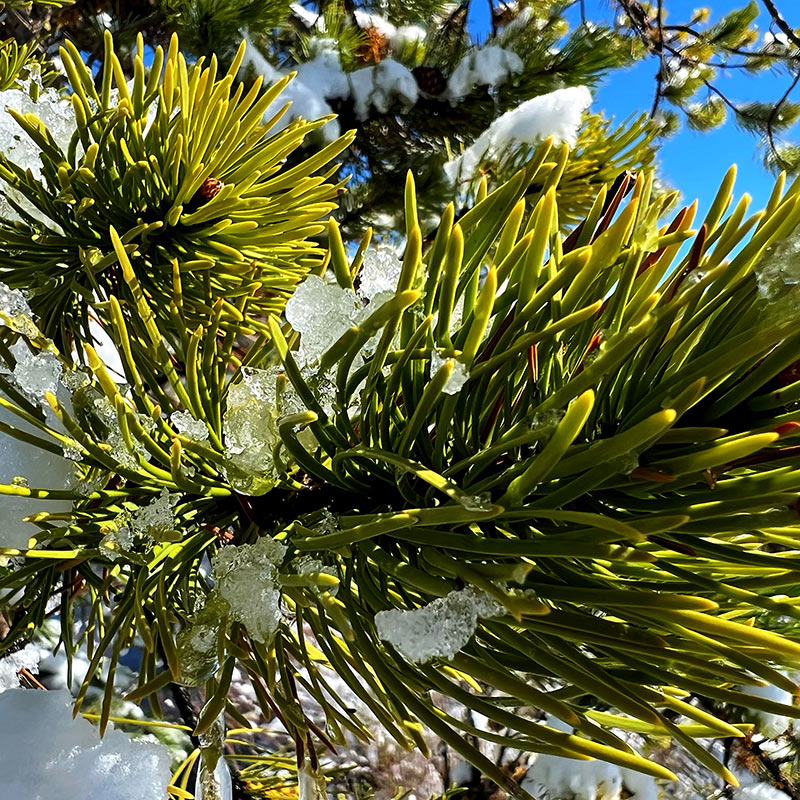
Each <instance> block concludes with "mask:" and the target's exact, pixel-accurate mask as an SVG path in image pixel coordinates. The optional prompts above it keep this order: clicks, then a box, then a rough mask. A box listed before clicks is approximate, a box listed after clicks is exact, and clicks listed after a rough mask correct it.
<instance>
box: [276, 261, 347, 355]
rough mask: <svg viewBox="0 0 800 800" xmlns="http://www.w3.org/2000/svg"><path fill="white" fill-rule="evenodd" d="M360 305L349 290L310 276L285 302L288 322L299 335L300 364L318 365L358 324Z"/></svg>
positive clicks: (315, 276)
mask: <svg viewBox="0 0 800 800" xmlns="http://www.w3.org/2000/svg"><path fill="white" fill-rule="evenodd" d="M360 310H361V304H360V303H359V302H358V298H357V297H356V295H355V293H354V292H352V291H351V290H350V289H342V288H341V287H340V286H337V285H335V284H333V285H331V284H327V283H325V281H324V280H323V279H322V278H320V277H319V276H317V275H310V276H309V277H308V278H306V279H305V280H304V281H303V282H302V283H301V284H300V285H299V286H298V287H297V289H296V290H295V293H294V294H293V295H292V296H291V297H290V298H289V301H288V302H287V303H286V319H287V321H288V322H289V324H290V325H291V326H292V327H293V328H294V329H295V330H296V331H298V332H299V333H300V350H299V352H298V354H297V359H298V362H299V363H300V364H301V365H302V366H313V365H314V364H317V363H318V362H319V360H320V358H321V357H322V355H323V353H325V351H326V350H327V349H328V348H329V347H330V346H331V345H332V344H334V343H335V342H336V340H337V339H338V338H339V337H340V336H342V334H344V333H345V331H347V330H348V328H351V327H352V326H353V325H354V324H356V323H357V321H358V316H359V312H360Z"/></svg>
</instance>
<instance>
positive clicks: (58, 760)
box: [0, 689, 170, 800]
mask: <svg viewBox="0 0 800 800" xmlns="http://www.w3.org/2000/svg"><path fill="white" fill-rule="evenodd" d="M0 719H2V720H3V724H2V725H0V774H2V776H3V796H4V797H8V798H20V800H22V798H24V800H63V798H68V797H70V798H71V797H76V798H77V797H80V798H82V800H109V799H110V798H113V800H164V797H165V796H166V787H167V784H168V783H169V780H170V758H169V755H168V753H167V750H166V748H165V747H163V745H160V744H154V743H150V742H140V741H136V740H132V739H130V738H129V737H128V736H127V735H126V734H124V733H122V732H121V731H117V730H114V729H113V728H112V729H109V730H108V731H106V734H105V737H104V738H103V739H102V741H101V740H100V739H99V737H98V734H97V730H96V729H95V728H94V727H93V726H92V725H91V724H90V723H89V722H87V721H86V720H84V719H82V718H78V719H73V718H72V697H71V696H70V694H69V692H67V691H66V690H60V691H40V690H36V689H9V690H8V691H6V692H3V694H2V695H0Z"/></svg>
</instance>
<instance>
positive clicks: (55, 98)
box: [0, 89, 76, 226]
mask: <svg viewBox="0 0 800 800" xmlns="http://www.w3.org/2000/svg"><path fill="white" fill-rule="evenodd" d="M9 108H13V109H14V110H15V111H17V112H19V113H21V114H34V115H36V116H37V117H38V118H39V119H40V120H41V121H42V122H43V123H44V124H45V125H46V126H47V129H48V130H49V131H50V134H51V135H52V137H53V139H54V140H55V142H56V144H57V145H58V147H60V148H61V151H62V152H64V153H66V151H67V148H68V146H69V141H70V139H71V138H72V134H73V133H74V132H75V128H76V125H75V114H74V112H73V110H72V105H71V103H70V102H69V100H68V99H67V98H66V97H65V96H62V95H61V93H60V92H59V91H57V90H56V89H44V90H42V91H40V93H39V98H38V100H36V101H35V102H34V101H33V100H31V97H30V94H29V93H28V91H27V90H26V89H8V90H6V91H4V92H0V152H2V153H3V155H5V156H6V157H7V158H8V159H9V160H10V161H13V162H14V163H15V164H17V165H18V166H20V167H22V169H24V170H30V171H31V173H32V175H33V177H34V178H37V179H39V178H41V176H42V161H41V150H40V148H39V146H38V145H37V144H36V143H35V142H34V141H33V139H31V138H30V137H29V136H28V134H27V133H25V131H23V129H22V128H21V127H20V125H19V123H18V122H17V121H16V120H15V119H14V118H13V117H12V116H11V114H10V113H9V112H8V109H9ZM3 195H5V196H3ZM6 198H8V199H10V200H13V201H14V202H16V203H17V204H18V205H19V206H21V207H22V208H24V209H25V210H26V211H27V212H28V213H29V214H31V216H33V217H35V218H37V219H40V220H42V221H44V222H47V223H49V224H50V225H51V226H52V225H53V223H52V222H51V221H50V220H47V219H46V218H44V217H42V215H41V212H40V211H39V210H38V209H37V208H36V207H35V206H34V205H33V204H32V203H31V202H30V201H29V200H28V199H27V198H25V197H24V196H23V195H22V194H21V193H20V192H18V191H17V190H16V189H14V188H13V187H11V186H7V185H3V191H2V192H1V193H0V216H2V217H4V218H6V219H9V220H20V219H21V218H20V216H19V215H18V213H17V211H16V210H15V209H14V208H13V206H11V204H10V203H9V202H8V200H7V199H6Z"/></svg>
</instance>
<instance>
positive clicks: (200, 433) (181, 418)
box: [169, 411, 208, 442]
mask: <svg viewBox="0 0 800 800" xmlns="http://www.w3.org/2000/svg"><path fill="white" fill-rule="evenodd" d="M169 421H170V422H171V423H172V424H173V426H174V427H175V428H176V430H177V431H178V433H180V434H181V435H183V436H185V437H186V438H187V439H193V440H194V441H195V442H204V441H205V440H206V439H208V428H207V427H206V424H205V422H201V421H200V420H198V419H195V418H194V417H193V416H192V415H191V414H190V413H189V412H188V411H173V412H172V414H171V416H170V418H169Z"/></svg>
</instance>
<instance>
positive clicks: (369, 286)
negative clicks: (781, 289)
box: [358, 246, 403, 301]
mask: <svg viewBox="0 0 800 800" xmlns="http://www.w3.org/2000/svg"><path fill="white" fill-rule="evenodd" d="M402 269H403V262H402V261H401V260H400V259H399V258H398V255H397V251H396V250H395V249H394V248H392V247H387V246H381V247H376V248H372V249H369V250H367V252H366V253H364V263H363V265H362V267H361V271H360V272H359V273H358V275H359V279H360V282H359V285H358V294H359V296H360V297H363V298H364V299H365V300H368V301H372V300H373V299H375V298H377V296H378V295H382V294H384V293H389V294H392V295H393V294H394V293H395V291H396V290H397V283H398V281H399V280H400V273H401V271H402Z"/></svg>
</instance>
